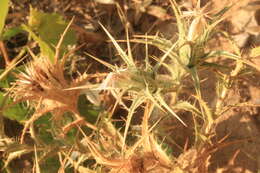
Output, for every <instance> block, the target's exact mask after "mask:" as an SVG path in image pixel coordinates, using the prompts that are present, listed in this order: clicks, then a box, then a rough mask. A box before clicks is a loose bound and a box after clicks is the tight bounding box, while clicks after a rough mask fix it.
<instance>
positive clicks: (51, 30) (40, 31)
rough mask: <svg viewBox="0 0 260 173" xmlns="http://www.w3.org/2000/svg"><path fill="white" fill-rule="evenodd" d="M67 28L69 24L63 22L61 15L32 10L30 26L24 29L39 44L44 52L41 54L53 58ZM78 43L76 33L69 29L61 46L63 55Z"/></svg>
mask: <svg viewBox="0 0 260 173" xmlns="http://www.w3.org/2000/svg"><path fill="white" fill-rule="evenodd" d="M67 26H68V22H66V21H65V20H63V17H62V16H61V15H59V14H56V13H43V12H40V11H37V10H36V9H33V8H31V11H30V17H29V22H28V26H27V27H24V29H25V30H26V31H27V32H29V34H30V35H31V36H32V38H33V39H34V40H35V41H36V42H38V44H39V46H40V47H41V51H43V52H41V53H43V54H44V55H46V56H51V58H52V57H53V56H54V53H53V52H54V50H55V47H56V46H57V44H58V42H59V40H60V37H61V35H62V34H63V32H64V30H65V29H66V27H67ZM76 41H77V40H76V33H75V31H74V30H72V29H69V30H68V32H67V33H66V35H65V36H64V40H63V42H62V44H61V50H60V51H61V55H63V54H64V53H65V52H66V50H67V48H68V46H69V45H75V44H76ZM50 50H52V51H50Z"/></svg>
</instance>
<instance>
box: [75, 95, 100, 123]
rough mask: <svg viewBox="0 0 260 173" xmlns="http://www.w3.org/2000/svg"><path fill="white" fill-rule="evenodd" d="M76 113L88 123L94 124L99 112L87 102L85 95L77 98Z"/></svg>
mask: <svg viewBox="0 0 260 173" xmlns="http://www.w3.org/2000/svg"><path fill="white" fill-rule="evenodd" d="M78 111H79V113H80V115H81V116H83V117H84V118H85V120H86V121H88V122H89V123H92V124H94V123H95V122H96V121H97V119H98V114H99V110H98V109H97V108H95V106H94V105H91V104H90V103H89V102H88V100H87V98H86V96H85V95H80V96H79V99H78Z"/></svg>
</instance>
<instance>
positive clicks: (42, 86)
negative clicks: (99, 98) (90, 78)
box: [9, 58, 86, 112]
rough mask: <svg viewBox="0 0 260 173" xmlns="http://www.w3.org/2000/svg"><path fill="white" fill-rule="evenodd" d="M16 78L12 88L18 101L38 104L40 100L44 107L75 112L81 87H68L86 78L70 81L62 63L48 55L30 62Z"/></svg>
mask: <svg viewBox="0 0 260 173" xmlns="http://www.w3.org/2000/svg"><path fill="white" fill-rule="evenodd" d="M16 77H17V80H16V81H15V82H14V84H13V86H12V88H10V89H9V91H10V94H11V96H12V97H13V98H14V100H15V101H28V102H29V103H30V105H31V106H33V107H35V106H36V105H38V103H39V101H40V100H41V104H42V105H41V106H40V107H41V108H43V109H48V110H55V109H57V108H59V109H62V110H64V111H72V112H75V111H76V110H77V109H76V108H77V100H78V96H79V94H80V90H65V89H67V88H70V87H75V86H78V85H80V84H82V83H83V82H84V81H85V80H84V79H86V76H85V77H81V78H80V79H76V80H72V81H68V80H67V79H65V77H64V68H63V65H62V64H61V63H54V64H53V63H51V62H50V60H49V59H47V58H37V59H34V60H33V61H31V62H29V64H28V65H27V66H26V67H25V71H24V72H20V73H19V74H17V75H16Z"/></svg>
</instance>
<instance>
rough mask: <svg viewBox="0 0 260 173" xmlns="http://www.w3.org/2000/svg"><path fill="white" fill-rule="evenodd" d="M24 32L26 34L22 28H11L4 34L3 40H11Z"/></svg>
mask: <svg viewBox="0 0 260 173" xmlns="http://www.w3.org/2000/svg"><path fill="white" fill-rule="evenodd" d="M22 32H24V30H23V29H22V27H21V26H18V27H13V28H9V29H7V30H5V31H4V32H3V36H2V38H3V40H10V38H11V37H13V36H15V35H17V34H19V33H22Z"/></svg>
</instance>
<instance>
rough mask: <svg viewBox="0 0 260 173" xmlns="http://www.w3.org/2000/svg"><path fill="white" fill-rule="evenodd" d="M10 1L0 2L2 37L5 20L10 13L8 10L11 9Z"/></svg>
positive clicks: (3, 0) (2, 0) (0, 30)
mask: <svg viewBox="0 0 260 173" xmlns="http://www.w3.org/2000/svg"><path fill="white" fill-rule="evenodd" d="M8 4H9V0H1V1H0V7H1V10H0V36H1V34H2V31H3V28H4V25H5V19H6V16H7V13H8V8H9V5H8Z"/></svg>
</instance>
